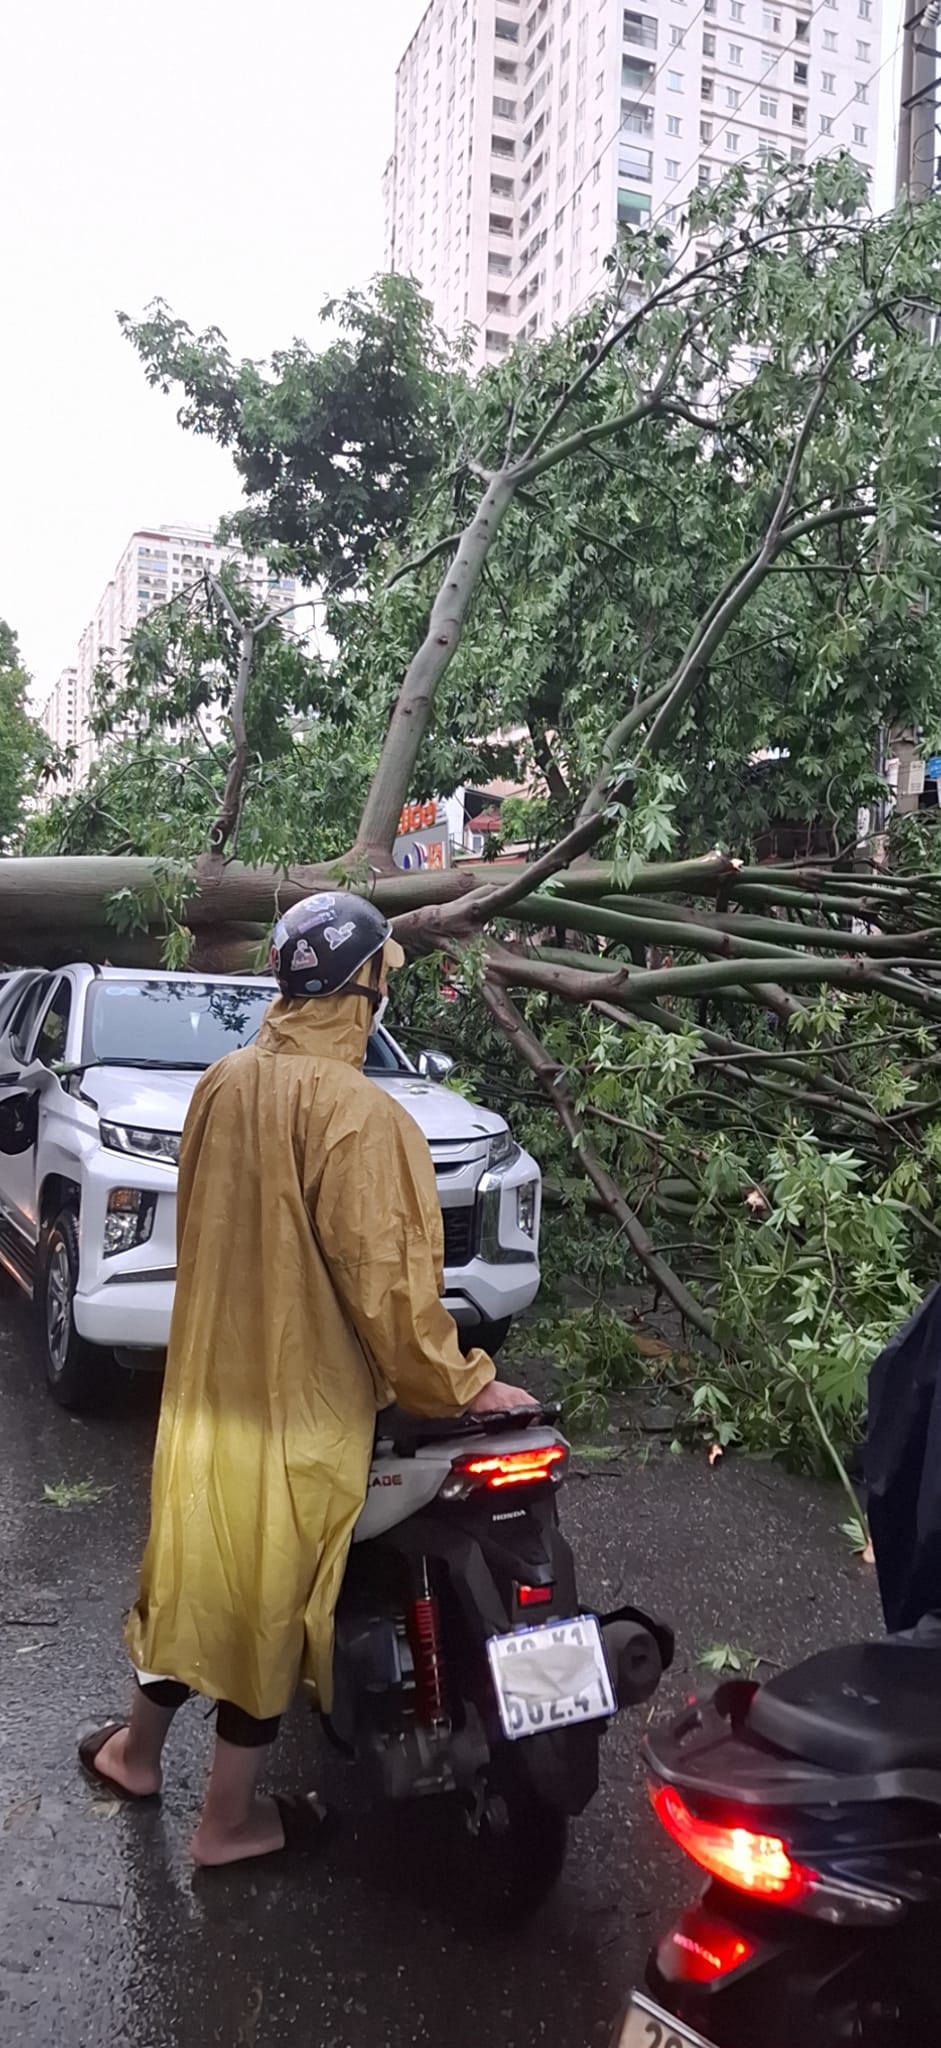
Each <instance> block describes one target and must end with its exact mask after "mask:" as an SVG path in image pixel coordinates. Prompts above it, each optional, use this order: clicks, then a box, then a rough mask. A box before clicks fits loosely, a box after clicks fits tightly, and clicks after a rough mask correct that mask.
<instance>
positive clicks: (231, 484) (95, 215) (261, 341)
mask: <svg viewBox="0 0 941 2048" xmlns="http://www.w3.org/2000/svg"><path fill="white" fill-rule="evenodd" d="M899 7H900V0H888V6H887V9H886V14H887V17H888V19H887V23H886V27H887V30H888V37H887V42H888V47H889V48H890V49H891V47H892V44H893V43H894V41H895V38H896V35H897V22H898V18H899ZM422 12H423V0H263V4H262V0H187V5H186V6H185V7H176V8H173V7H168V6H166V5H164V6H162V7H161V6H156V5H151V6H150V7H145V6H143V5H141V4H140V0H80V4H76V0H35V4H34V5H33V7H32V8H29V7H27V6H23V5H19V6H18V5H16V4H14V0H7V4H6V6H5V7H4V6H2V4H0V79H2V90H3V111H2V119H0V299H2V304H3V315H2V319H0V617H6V618H7V619H8V620H9V622H10V624H11V625H12V626H14V627H15V628H16V630H17V631H18V632H19V635H20V642H21V646H22V649H23V655H24V658H25V661H26V663H27V666H28V667H29V668H31V669H32V671H33V673H34V676H35V679H36V696H37V698H38V699H39V700H40V701H42V700H43V699H44V698H45V696H46V694H47V693H48V691H49V690H50V689H51V688H52V685H53V683H54V682H55V679H56V677H57V675H58V673H59V670H60V668H62V667H63V666H64V665H65V664H66V663H67V662H70V661H72V660H74V658H75V652H76V648H77V643H78V637H79V634H80V632H81V631H82V628H83V627H84V625H85V624H86V622H87V620H88V618H89V617H90V615H91V612H92V610H93V608H94V606H95V605H96V604H97V602H98V598H99V596H100V595H101V592H102V590H103V589H104V586H105V583H106V582H107V580H108V577H109V576H110V574H111V572H112V569H113V568H114V565H115V562H116V561H117V558H118V555H119V554H120V551H121V549H122V548H123V546H124V543H125V541H126V540H127V538H128V536H129V535H130V534H131V533H132V532H133V530H134V528H135V527H136V526H141V525H146V524H147V523H148V522H157V521H161V520H166V519H184V520H194V521H196V522H198V523H203V524H209V525H214V524H215V521H216V519H217V518H218V516H219V514H220V513H221V512H223V511H225V510H228V509H229V508H230V507H232V506H234V505H235V504H237V503H238V487H237V482H236V479H235V477H234V473H233V471H232V469H231V466H230V464H229V462H228V459H227V458H226V457H225V455H224V454H223V453H222V452H221V451H220V450H219V449H218V448H216V447H215V445H214V444H212V443H209V442H201V441H198V440H196V439H194V438H193V437H191V436H189V435H186V434H184V433H183V432H182V431H181V430H180V429H179V428H178V427H177V426H176V423H175V419H174V410H175V407H174V401H173V400H172V398H164V397H162V396H161V395H160V394H159V393H156V392H152V391H150V390H149V389H148V387H147V385H146V384H145V382H144V377H143V373H142V371H141V368H140V365H139V363H138V360H137V357H136V356H135V355H134V353H133V351H132V349H131V348H130V346H129V344H128V343H127V342H125V341H123V340H122V339H121V336H120V334H119V331H118V327H117V324H116V321H115V318H114V313H115V308H116V307H121V308H122V309H124V310H126V311H127V312H130V313H132V314H136V313H139V312H141V311H142V310H143V308H144V306H145V305H146V304H147V301H148V300H149V299H151V298H153V297H155V296H158V295H159V296H160V297H162V298H164V299H166V300H167V301H168V302H169V304H170V305H171V306H172V308H173V309H174V311H175V312H176V313H178V314H179V315H181V316H182V317H183V318H184V319H186V320H188V321H189V323H190V325H191V326H193V327H195V328H200V327H202V326H205V325H208V324H210V323H214V324H215V325H217V326H219V327H221V328H222V330H223V332H224V333H225V334H226V335H227V336H228V339H229V342H230V344H231V346H232V348H233V351H234V352H236V353H238V354H249V355H257V356H264V355H267V354H268V353H269V351H270V350H271V349H272V348H276V347H278V346H283V345H285V344H287V343H288V342H290V341H291V340H292V338H293V337H294V336H295V335H303V336H305V337H306V338H308V339H313V338H314V337H315V333H316V315H317V311H318V308H319V306H320V305H321V303H322V301H323V299H324V298H325V297H326V295H327V294H328V293H332V292H340V291H343V290H344V289H345V288H346V287H347V286H348V285H351V284H357V283H360V282H363V281H364V280H365V279H367V278H368V277H369V276H370V275H371V274H372V273H373V272H374V271H376V270H377V269H379V268H380V267H381V264H382V255H383V219H382V196H381V178H382V169H383V165H384V163H385V160H386V157H387V155H388V153H389V149H390V147H391V141H392V113H393V83H394V71H395V65H396V62H397V60H398V57H399V56H400V54H401V52H402V51H403V49H404V48H405V45H406V43H407V41H408V39H409V37H410V36H411V35H412V34H413V32H414V29H415V27H416V26H417V24H418V21H419V20H420V18H421V14H422ZM884 47H885V45H884ZM891 74H892V66H891V64H887V66H886V69H885V71H884V73H883V77H882V84H883V89H884V90H885V89H886V88H889V89H891V88H890V79H891ZM887 128H888V131H889V132H888V133H887V135H886V144H887V147H886V149H885V157H886V159H888V157H889V156H890V154H891V140H890V136H891V119H890V123H889V124H887ZM886 169H888V164H887V162H886ZM887 190H888V187H887V186H884V188H883V192H882V193H881V194H880V195H879V196H880V197H882V198H884V197H885V196H886V195H887Z"/></svg>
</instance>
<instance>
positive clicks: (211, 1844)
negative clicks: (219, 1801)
mask: <svg viewBox="0 0 941 2048" xmlns="http://www.w3.org/2000/svg"><path fill="white" fill-rule="evenodd" d="M283 1848H284V1823H283V1821H282V1819H281V1815H280V1814H279V1812H278V1809H277V1806H276V1805H275V1802H274V1800H273V1799H256V1800H255V1802H254V1804H253V1806H252V1810H251V1813H250V1814H249V1816H248V1819H247V1820H245V1821H242V1822H241V1824H240V1825H239V1826H238V1827H234V1828H223V1827H222V1826H220V1823H219V1822H218V1821H212V1820H207V1819H206V1817H205V1815H204V1816H203V1818H202V1820H201V1821H200V1823H199V1826H198V1828H197V1830H196V1833H195V1835H194V1836H193V1839H192V1841H191V1843H190V1854H191V1856H192V1858H193V1861H194V1863H199V1864H202V1865H203V1866H204V1867H207V1868H218V1867H219V1866H220V1865H221V1864H223V1863H240V1862H241V1861H242V1860H243V1858H244V1857H246V1856H270V1855H273V1854H274V1852H275V1850H277V1849H283Z"/></svg>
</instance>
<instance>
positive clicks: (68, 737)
mask: <svg viewBox="0 0 941 2048" xmlns="http://www.w3.org/2000/svg"><path fill="white" fill-rule="evenodd" d="M77 699H78V675H77V673H76V670H75V669H74V668H64V669H63V670H62V674H61V675H60V677H59V679H58V682H57V683H56V684H55V685H54V687H53V689H51V690H50V692H49V695H48V697H47V698H46V701H45V704H44V705H43V707H42V710H41V712H40V714H39V723H40V725H41V726H42V728H43V731H44V732H47V733H48V734H49V738H50V739H51V741H52V744H53V746H54V747H62V748H65V747H71V746H75V745H77V743H78V703H77Z"/></svg>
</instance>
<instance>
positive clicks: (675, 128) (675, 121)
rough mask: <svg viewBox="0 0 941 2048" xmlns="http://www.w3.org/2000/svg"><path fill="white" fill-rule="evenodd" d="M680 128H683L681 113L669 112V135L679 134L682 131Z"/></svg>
mask: <svg viewBox="0 0 941 2048" xmlns="http://www.w3.org/2000/svg"><path fill="white" fill-rule="evenodd" d="M680 128H681V122H680V117H679V114H668V115H667V134H668V135H679V133H680Z"/></svg>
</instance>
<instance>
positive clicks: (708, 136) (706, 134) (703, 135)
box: [699, 121, 712, 143]
mask: <svg viewBox="0 0 941 2048" xmlns="http://www.w3.org/2000/svg"><path fill="white" fill-rule="evenodd" d="M699 140H700V142H703V143H709V142H711V141H712V122H711V121H700V123H699Z"/></svg>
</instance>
